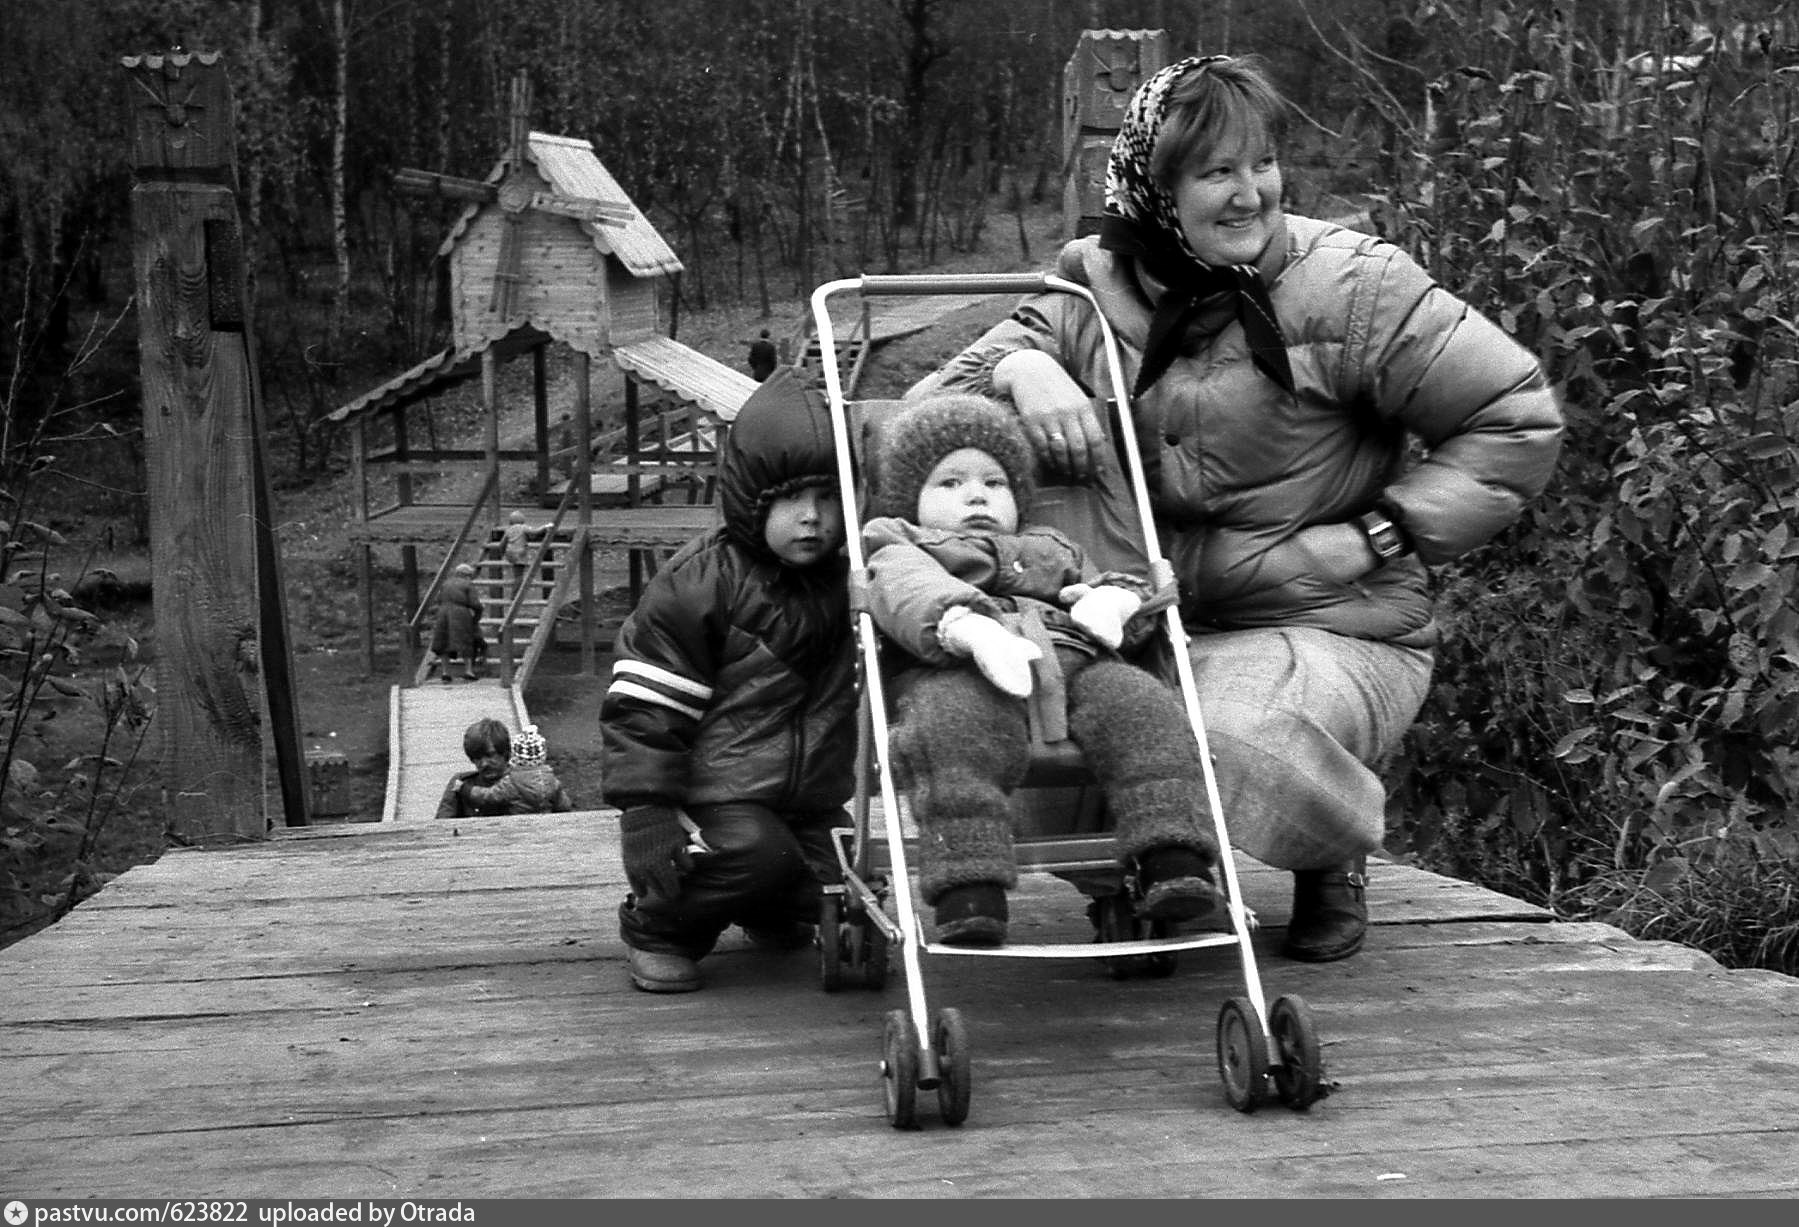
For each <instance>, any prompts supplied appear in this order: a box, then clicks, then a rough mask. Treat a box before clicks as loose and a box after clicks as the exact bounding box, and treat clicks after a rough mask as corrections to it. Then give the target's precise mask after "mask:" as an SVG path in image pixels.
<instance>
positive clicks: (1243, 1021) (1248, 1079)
mask: <svg viewBox="0 0 1799 1227" xmlns="http://www.w3.org/2000/svg"><path fill="white" fill-rule="evenodd" d="M1218 1076H1219V1077H1220V1078H1222V1079H1223V1080H1224V1097H1225V1099H1226V1100H1228V1101H1229V1102H1230V1105H1231V1107H1233V1108H1235V1109H1237V1111H1239V1112H1254V1111H1255V1110H1256V1109H1257V1108H1259V1107H1261V1106H1262V1104H1264V1103H1265V1102H1267V1100H1268V1037H1267V1036H1265V1035H1263V1034H1262V1024H1261V1021H1260V1020H1259V1019H1258V1018H1257V1017H1256V1011H1255V1007H1254V1006H1252V1005H1251V1004H1250V1002H1249V999H1248V998H1246V997H1231V998H1229V999H1228V1000H1226V1001H1225V1003H1224V1005H1223V1006H1222V1007H1221V1008H1220V1009H1219V1011H1218Z"/></svg>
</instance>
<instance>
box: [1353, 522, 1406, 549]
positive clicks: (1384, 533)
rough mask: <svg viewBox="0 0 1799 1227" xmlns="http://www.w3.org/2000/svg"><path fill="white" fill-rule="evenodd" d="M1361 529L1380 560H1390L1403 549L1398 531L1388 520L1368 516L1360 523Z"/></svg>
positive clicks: (1403, 545)
mask: <svg viewBox="0 0 1799 1227" xmlns="http://www.w3.org/2000/svg"><path fill="white" fill-rule="evenodd" d="M1362 529H1363V531H1365V532H1366V533H1367V534H1368V543H1369V544H1370V545H1372V546H1373V547H1374V552H1375V553H1376V554H1378V555H1379V556H1380V557H1382V558H1392V557H1394V556H1395V555H1397V554H1398V553H1399V552H1400V551H1401V550H1403V549H1404V548H1405V543H1404V542H1403V541H1402V540H1401V539H1400V536H1399V530H1398V529H1396V528H1394V527H1393V524H1392V521H1390V520H1386V519H1383V518H1381V517H1379V516H1369V517H1367V518H1366V519H1364V520H1363V521H1362Z"/></svg>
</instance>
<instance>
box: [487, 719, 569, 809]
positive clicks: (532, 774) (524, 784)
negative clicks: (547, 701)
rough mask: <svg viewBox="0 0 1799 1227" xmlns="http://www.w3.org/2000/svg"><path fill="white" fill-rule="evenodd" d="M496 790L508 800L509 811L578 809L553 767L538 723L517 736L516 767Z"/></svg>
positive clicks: (515, 746) (514, 746) (527, 726)
mask: <svg viewBox="0 0 1799 1227" xmlns="http://www.w3.org/2000/svg"><path fill="white" fill-rule="evenodd" d="M496 792H497V795H499V796H501V797H502V798H503V799H504V800H505V802H506V812H507V813H509V814H562V813H567V812H568V811H569V810H572V809H574V808H575V803H574V802H573V801H571V800H570V799H569V795H568V790H567V789H565V788H564V787H563V786H562V781H561V780H558V779H557V778H556V773H555V772H554V771H552V770H551V769H550V764H549V761H548V754H547V751H546V747H545V745H544V740H543V734H542V733H540V732H538V730H537V726H536V725H535V724H527V725H526V726H525V727H524V728H522V729H520V730H519V734H518V736H517V737H516V738H514V739H513V742H512V769H511V770H510V771H508V772H507V773H506V778H505V779H504V780H501V781H500V784H499V788H498V789H497V790H496Z"/></svg>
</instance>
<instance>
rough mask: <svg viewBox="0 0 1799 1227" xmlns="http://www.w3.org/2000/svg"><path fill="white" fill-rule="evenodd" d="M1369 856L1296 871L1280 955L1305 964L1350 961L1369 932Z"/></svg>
mask: <svg viewBox="0 0 1799 1227" xmlns="http://www.w3.org/2000/svg"><path fill="white" fill-rule="evenodd" d="M1367 869H1368V858H1367V857H1364V856H1358V857H1356V858H1355V860H1353V861H1346V862H1344V863H1343V864H1341V865H1333V866H1332V867H1331V868H1329V869H1298V870H1295V871H1294V873H1293V915H1292V918H1291V919H1290V920H1288V921H1287V941H1286V944H1285V945H1284V946H1282V947H1281V953H1282V954H1284V955H1286V956H1287V957H1288V958H1290V959H1298V960H1299V961H1300V962H1302V963H1330V962H1333V961H1335V960H1337V959H1346V958H1348V957H1349V956H1350V955H1352V954H1354V953H1355V952H1356V951H1358V950H1360V949H1361V948H1362V938H1363V937H1364V936H1365V935H1366V934H1367V932H1368V904H1367V901H1366V899H1365V897H1364V896H1365V894H1366V892H1367V885H1368V878H1367Z"/></svg>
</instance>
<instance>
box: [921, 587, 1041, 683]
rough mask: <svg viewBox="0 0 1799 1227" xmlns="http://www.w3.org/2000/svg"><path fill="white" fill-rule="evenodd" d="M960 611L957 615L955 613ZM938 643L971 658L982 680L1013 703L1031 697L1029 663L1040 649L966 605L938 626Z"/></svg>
mask: <svg viewBox="0 0 1799 1227" xmlns="http://www.w3.org/2000/svg"><path fill="white" fill-rule="evenodd" d="M958 611H960V612H958ZM937 640H938V642H939V643H941V644H943V646H944V647H945V648H947V649H948V650H949V651H951V652H954V653H955V654H956V655H958V656H972V657H974V663H975V665H976V667H977V668H979V669H980V671H981V674H982V676H984V677H985V678H986V679H987V680H988V681H990V682H992V683H993V684H994V685H995V686H998V687H999V688H1000V689H1001V690H1003V691H1005V692H1006V693H1007V694H1009V695H1011V696H1012V697H1013V698H1015V699H1025V698H1029V697H1030V694H1031V662H1032V661H1033V660H1037V659H1039V658H1041V657H1042V655H1043V649H1042V648H1040V647H1038V646H1037V645H1036V644H1034V643H1032V642H1031V641H1030V640H1029V639H1026V638H1024V637H1023V636H1022V635H1014V634H1013V633H1012V632H1011V631H1009V630H1007V629H1006V628H1005V627H1003V626H1001V625H1000V624H999V623H998V622H995V621H994V620H993V619H992V618H989V617H988V616H987V615H986V614H978V613H976V612H974V610H972V609H969V608H968V606H966V605H958V606H956V607H955V608H954V609H952V610H950V611H949V612H948V613H946V614H944V615H943V620H942V621H941V622H939V623H938V624H937Z"/></svg>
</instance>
